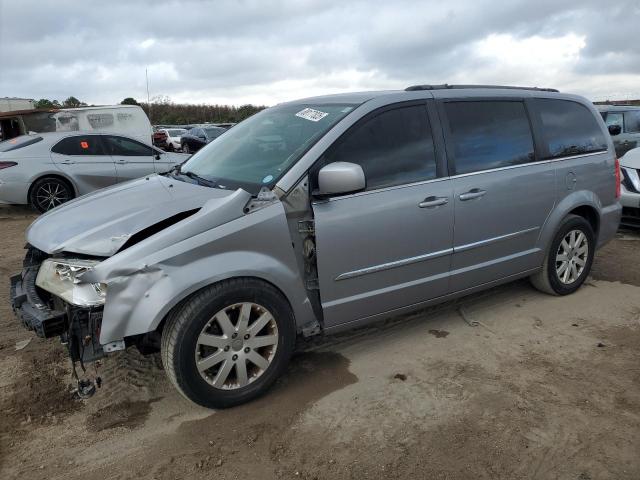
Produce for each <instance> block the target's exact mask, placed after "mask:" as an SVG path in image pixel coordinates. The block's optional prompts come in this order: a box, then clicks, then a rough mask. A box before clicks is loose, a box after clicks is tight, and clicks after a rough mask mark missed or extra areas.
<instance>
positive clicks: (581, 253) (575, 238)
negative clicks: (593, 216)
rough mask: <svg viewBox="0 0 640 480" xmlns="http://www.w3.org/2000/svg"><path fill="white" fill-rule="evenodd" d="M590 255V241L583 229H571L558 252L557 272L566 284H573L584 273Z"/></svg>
mask: <svg viewBox="0 0 640 480" xmlns="http://www.w3.org/2000/svg"><path fill="white" fill-rule="evenodd" d="M588 257H589V241H588V239H587V236H586V235H585V234H584V233H583V232H582V231H581V230H571V231H569V232H568V233H567V234H566V235H565V237H564V238H563V239H562V242H560V245H559V246H558V251H557V252H556V274H557V275H558V279H559V280H560V281H561V282H562V283H564V284H565V285H569V284H572V283H573V282H575V281H576V280H577V279H578V277H580V275H581V274H582V272H583V271H584V269H585V266H586V264H587V259H588Z"/></svg>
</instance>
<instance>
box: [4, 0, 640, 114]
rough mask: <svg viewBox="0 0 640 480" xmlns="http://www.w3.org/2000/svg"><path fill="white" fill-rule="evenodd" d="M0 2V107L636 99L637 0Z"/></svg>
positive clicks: (639, 65)
mask: <svg viewBox="0 0 640 480" xmlns="http://www.w3.org/2000/svg"><path fill="white" fill-rule="evenodd" d="M78 5H79V4H78V3H77V2H74V1H71V0H39V1H36V0H21V1H20V2H12V1H8V0H0V96H5V95H6V96H25V97H34V98H42V97H47V98H57V99H59V100H62V99H64V98H66V97H68V96H70V95H74V96H76V97H78V98H80V99H82V100H83V101H86V102H89V103H113V102H118V101H120V100H121V99H122V98H124V97H128V96H133V97H135V98H138V99H145V98H146V85H145V68H148V71H149V83H150V90H151V92H150V93H151V96H152V97H153V96H156V95H163V96H164V95H166V96H169V97H170V98H171V99H173V100H174V101H185V102H194V103H233V104H243V103H260V104H274V103H277V102H280V101H284V100H288V99H292V98H297V97H305V96H311V95H317V94H327V93H335V92H344V91H355V90H369V89H393V88H404V87H406V86H407V85H410V84H415V83H496V84H519V85H537V86H551V87H556V88H559V89H561V90H563V91H573V92H576V93H581V94H583V95H586V96H588V97H590V98H593V99H603V98H618V97H620V98H628V97H633V96H635V97H640V91H639V90H640V87H639V85H640V81H639V80H640V78H639V77H638V74H640V44H639V43H638V42H635V41H634V39H635V38H636V37H637V25H638V24H640V4H638V3H637V0H618V1H617V2H616V3H615V5H610V4H604V3H602V1H601V0H567V1H564V2H557V0H537V1H536V2H535V3H532V2H530V1H529V0H505V1H503V2H497V1H492V0H458V1H457V2H455V4H451V3H446V2H441V1H427V2H425V1H420V0H398V1H396V2H389V1H388V0H386V1H382V0H370V1H365V0H355V1H351V2H344V1H342V0H304V1H298V0H280V1H276V2H263V1H258V0H244V1H243V2H236V1H234V0H217V1H215V2H209V1H201V0H183V1H163V0H140V1H126V2H124V1H123V2H115V1H114V2H109V3H104V2H100V1H98V0H85V1H84V2H82V7H81V8H80V7H79V6H78Z"/></svg>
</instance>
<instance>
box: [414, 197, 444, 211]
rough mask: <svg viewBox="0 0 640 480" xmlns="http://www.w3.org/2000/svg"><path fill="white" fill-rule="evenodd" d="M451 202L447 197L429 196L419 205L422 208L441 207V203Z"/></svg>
mask: <svg viewBox="0 0 640 480" xmlns="http://www.w3.org/2000/svg"><path fill="white" fill-rule="evenodd" d="M448 202H449V199H448V198H447V197H434V196H431V197H427V198H425V199H424V200H423V201H421V202H420V203H419V204H418V206H419V207H420V208H433V207H439V206H441V205H446V204H447V203H448Z"/></svg>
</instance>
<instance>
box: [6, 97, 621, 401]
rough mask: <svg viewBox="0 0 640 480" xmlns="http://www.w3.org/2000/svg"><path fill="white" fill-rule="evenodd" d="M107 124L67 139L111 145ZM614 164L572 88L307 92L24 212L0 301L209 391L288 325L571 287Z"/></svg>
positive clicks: (238, 392) (320, 328) (286, 332)
mask: <svg viewBox="0 0 640 480" xmlns="http://www.w3.org/2000/svg"><path fill="white" fill-rule="evenodd" d="M34 140H35V139H30V140H28V141H34ZM116 140H117V141H116ZM116 140H111V139H107V138H102V137H100V138H99V139H82V138H78V139H75V140H74V141H73V142H71V143H72V146H73V148H75V149H76V150H74V151H84V150H86V149H92V148H98V149H107V151H108V152H109V153H111V154H113V151H112V150H109V149H110V148H113V147H109V145H112V144H113V143H114V142H115V144H116V145H120V144H121V142H122V140H118V139H116ZM25 141H27V140H25ZM58 141H60V140H58ZM62 141H64V140H62ZM44 142H45V140H44V138H43V139H42V140H35V143H33V144H32V145H31V146H32V147H34V148H35V147H37V146H38V145H39V144H43V145H44ZM83 142H84V143H85V144H86V145H83ZM47 145H54V143H53V142H52V141H47ZM55 145H58V143H56V144H55ZM23 148H29V147H23ZM43 150H44V152H45V156H46V153H48V151H49V149H48V148H43ZM9 153H10V152H9ZM53 155H59V154H58V153H55V152H54V153H53ZM165 155H168V154H165ZM70 157H72V155H71V154H68V156H66V157H63V158H69V159H72V158H70ZM54 161H57V160H54ZM58 163H62V162H60V161H58ZM116 163H117V162H116ZM117 166H118V165H117V164H116V166H115V167H114V168H115V169H116V172H117ZM12 168H17V167H9V168H6V169H5V170H7V171H10V170H11V169H12ZM21 168H22V167H21ZM65 168H66V167H65ZM620 180H621V177H620V169H619V165H618V161H617V158H616V152H615V150H614V146H613V142H612V139H611V136H610V135H609V134H608V132H607V127H606V125H605V123H604V121H603V119H602V117H601V116H600V115H599V114H598V111H597V110H596V109H595V108H594V106H593V104H592V103H591V102H589V101H587V100H586V99H584V98H582V97H579V96H575V95H567V94H561V93H558V92H557V91H555V90H550V89H534V88H531V89H522V88H515V87H488V86H482V87H471V86H458V87H455V86H449V85H440V86H430V85H418V86H413V87H409V88H407V89H406V90H404V91H390V92H389V91H387V92H361V93H352V94H343V95H333V96H324V97H319V98H307V99H304V100H299V101H294V102H288V103H283V104H280V105H277V106H275V107H272V108H268V109H265V110H262V111H261V112H259V113H257V114H255V115H254V116H252V117H250V118H249V119H247V120H245V121H244V122H242V123H241V124H239V125H238V126H236V127H234V128H232V129H231V130H230V131H229V132H227V133H225V134H224V135H221V136H220V137H219V138H218V139H217V140H216V141H214V142H212V143H210V144H209V145H208V146H206V147H205V148H203V149H202V150H201V151H199V152H197V153H196V154H194V155H193V156H191V157H190V158H189V159H188V160H187V161H186V162H185V163H184V164H182V165H180V167H179V168H175V169H173V170H171V171H169V172H166V173H164V174H159V175H155V176H152V177H146V178H140V179H138V180H133V181H131V182H128V183H126V184H125V185H122V186H115V187H112V188H110V189H105V190H100V191H98V192H96V193H94V194H93V195H89V196H85V197H83V198H81V199H76V200H74V201H72V202H69V203H68V204H66V205H63V206H61V207H58V208H56V209H55V210H53V211H52V212H49V213H48V214H47V215H43V216H41V217H40V218H39V219H37V220H36V221H35V222H34V223H33V224H32V225H31V227H30V228H29V230H28V232H27V243H28V245H29V250H28V253H27V256H26V258H25V261H24V270H23V271H22V273H20V274H17V275H15V276H13V277H12V278H11V299H12V305H13V308H14V311H15V312H16V314H17V316H18V317H19V318H20V319H21V321H22V323H23V325H25V326H26V327H27V328H31V329H32V330H35V331H36V332H37V333H38V335H40V336H42V337H46V338H49V337H56V336H62V337H63V338H64V341H65V344H66V345H67V346H68V349H69V354H70V356H71V358H72V360H73V361H74V362H83V364H87V363H89V362H92V361H95V360H97V359H99V358H101V357H103V356H104V355H106V354H107V353H109V352H114V351H118V350H123V349H125V348H126V347H129V346H134V345H137V346H138V347H139V348H141V349H142V350H144V351H146V352H148V351H149V350H152V349H154V348H156V349H159V350H160V351H161V353H162V361H163V365H164V368H165V371H166V373H167V376H168V377H169V379H170V381H171V382H172V383H173V385H174V386H175V387H176V388H177V389H178V390H179V391H180V392H181V393H182V394H183V395H184V396H185V397H186V398H189V399H191V400H192V401H194V402H196V403H198V404H200V405H203V406H205V407H212V408H220V407H229V406H233V405H238V404H240V403H243V402H246V401H249V400H251V399H252V398H255V397H256V396H258V395H260V394H262V393H264V392H265V391H266V390H267V389H268V388H269V387H270V386H271V385H272V384H273V383H274V382H275V381H276V379H277V378H278V376H279V375H280V374H281V373H283V372H284V371H285V369H286V367H287V363H288V361H289V359H290V357H291V355H292V353H293V351H294V348H295V344H296V341H297V339H298V337H299V336H311V335H316V334H319V333H331V332H337V331H340V330H345V329H349V328H353V327H356V326H360V325H364V324H367V323H369V322H372V321H374V320H377V319H383V318H385V317H388V316H391V315H397V314H398V313H401V312H408V311H411V310H415V309H419V308H423V307H425V306H427V305H431V304H435V303H439V302H443V301H447V300H450V299H454V298H458V297H462V296H464V295H466V294H469V293H472V292H476V291H479V290H483V289H486V288H489V287H491V286H495V285H498V284H501V283H505V282H509V281H513V280H515V279H519V278H526V277H530V279H531V281H532V283H533V285H534V286H535V287H536V288H538V289H539V290H541V291H543V292H546V293H548V294H552V295H567V294H570V293H573V292H574V291H576V290H577V289H578V288H579V287H580V286H581V285H582V283H583V282H584V281H585V279H586V278H587V276H588V274H589V270H590V268H591V265H592V262H593V259H594V254H595V252H596V249H598V248H600V247H601V246H603V245H604V244H606V243H607V242H608V241H609V240H611V239H612V238H613V237H614V236H615V233H616V230H617V228H618V224H619V221H620V214H621V206H620V202H619V197H620ZM62 226H64V227H62ZM79 386H80V387H82V385H79Z"/></svg>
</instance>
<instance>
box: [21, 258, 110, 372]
mask: <svg viewBox="0 0 640 480" xmlns="http://www.w3.org/2000/svg"><path fill="white" fill-rule="evenodd" d="M27 258H29V255H28V256H27ZM27 263H28V261H25V264H27ZM39 268H40V263H37V264H32V265H28V266H25V268H24V269H23V270H22V273H20V274H19V275H14V276H12V277H11V291H10V299H11V308H12V309H13V311H14V313H15V315H16V317H17V318H18V320H20V322H21V323H22V325H23V326H24V327H25V328H26V329H27V330H32V331H34V332H35V333H36V335H38V336H39V337H41V338H53V337H60V340H61V341H62V343H63V344H65V345H67V347H68V350H69V355H70V356H71V359H72V360H74V361H77V360H80V361H82V362H84V363H88V362H92V361H95V360H97V359H99V358H102V357H103V356H104V350H103V348H102V345H100V342H99V338H100V329H101V327H102V308H84V307H77V306H74V305H69V304H67V303H65V302H64V301H62V300H61V299H59V298H57V297H48V298H47V297H45V294H46V292H44V294H42V295H41V293H40V292H42V291H39V289H38V288H37V287H36V276H37V275H38V270H39Z"/></svg>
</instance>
